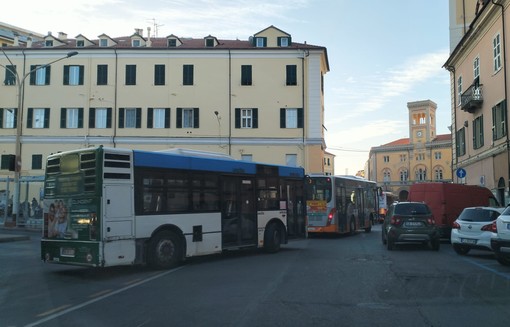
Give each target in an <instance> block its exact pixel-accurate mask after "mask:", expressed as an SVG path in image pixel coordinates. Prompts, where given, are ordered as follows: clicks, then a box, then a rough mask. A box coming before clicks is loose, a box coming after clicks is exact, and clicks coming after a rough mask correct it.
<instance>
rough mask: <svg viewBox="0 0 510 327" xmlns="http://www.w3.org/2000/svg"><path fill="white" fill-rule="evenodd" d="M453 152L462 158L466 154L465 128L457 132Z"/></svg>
mask: <svg viewBox="0 0 510 327" xmlns="http://www.w3.org/2000/svg"><path fill="white" fill-rule="evenodd" d="M455 151H456V152H457V156H459V157H460V156H463V155H465V154H466V128H465V127H462V128H461V129H459V130H458V131H457V135H456V142H455Z"/></svg>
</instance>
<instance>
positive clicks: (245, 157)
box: [241, 154, 253, 162]
mask: <svg viewBox="0 0 510 327" xmlns="http://www.w3.org/2000/svg"><path fill="white" fill-rule="evenodd" d="M241 160H243V161H249V162H252V161H253V154H241Z"/></svg>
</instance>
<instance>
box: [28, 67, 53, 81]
mask: <svg viewBox="0 0 510 327" xmlns="http://www.w3.org/2000/svg"><path fill="white" fill-rule="evenodd" d="M34 69H37V70H35V71H34ZM30 71H32V72H31V73H30V85H49V84H50V73H51V66H42V65H31V66H30Z"/></svg>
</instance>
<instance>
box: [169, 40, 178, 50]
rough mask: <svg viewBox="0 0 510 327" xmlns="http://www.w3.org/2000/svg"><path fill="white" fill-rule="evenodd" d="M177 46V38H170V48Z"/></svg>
mask: <svg viewBox="0 0 510 327" xmlns="http://www.w3.org/2000/svg"><path fill="white" fill-rule="evenodd" d="M176 46H177V40H176V39H168V47H169V48H175V47H176Z"/></svg>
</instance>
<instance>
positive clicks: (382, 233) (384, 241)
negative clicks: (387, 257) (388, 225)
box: [381, 229, 387, 245]
mask: <svg viewBox="0 0 510 327" xmlns="http://www.w3.org/2000/svg"><path fill="white" fill-rule="evenodd" d="M381 241H382V244H384V245H386V243H387V240H386V237H384V229H383V230H382V231H381Z"/></svg>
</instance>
